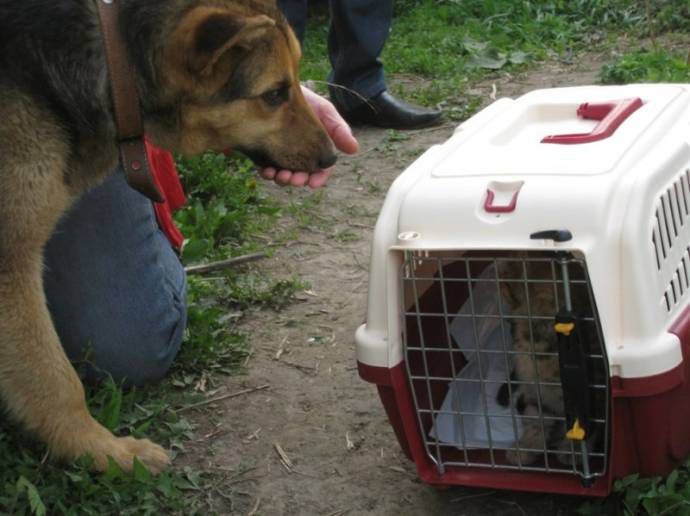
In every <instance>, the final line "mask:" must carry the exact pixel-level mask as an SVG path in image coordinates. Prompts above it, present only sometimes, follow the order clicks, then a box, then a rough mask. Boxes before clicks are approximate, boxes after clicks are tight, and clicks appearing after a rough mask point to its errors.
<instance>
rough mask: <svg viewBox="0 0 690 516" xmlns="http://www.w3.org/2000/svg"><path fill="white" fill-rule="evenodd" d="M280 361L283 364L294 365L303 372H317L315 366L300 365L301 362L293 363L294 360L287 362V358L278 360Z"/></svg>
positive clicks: (314, 373)
mask: <svg viewBox="0 0 690 516" xmlns="http://www.w3.org/2000/svg"><path fill="white" fill-rule="evenodd" d="M280 363H281V364H285V365H289V366H290V367H294V368H295V369H297V370H299V371H302V372H303V373H305V374H312V375H316V374H317V373H318V372H319V370H318V368H316V367H312V366H306V365H302V364H295V363H294V362H288V361H287V360H280Z"/></svg>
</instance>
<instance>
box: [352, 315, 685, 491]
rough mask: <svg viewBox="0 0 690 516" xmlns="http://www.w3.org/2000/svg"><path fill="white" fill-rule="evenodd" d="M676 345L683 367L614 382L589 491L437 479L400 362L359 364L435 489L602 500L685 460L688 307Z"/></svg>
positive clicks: (535, 481) (476, 473) (565, 485)
mask: <svg viewBox="0 0 690 516" xmlns="http://www.w3.org/2000/svg"><path fill="white" fill-rule="evenodd" d="M669 331H670V332H671V333H674V334H675V335H677V336H678V338H679V339H680V342H681V347H682V353H683V362H682V364H680V365H679V366H678V367H676V368H674V369H672V370H670V371H667V372H665V373H662V374H659V375H656V376H650V377H646V378H635V379H623V378H619V377H615V376H614V377H613V378H611V393H612V398H613V399H612V403H611V441H610V442H611V444H610V447H609V449H610V452H609V453H610V456H609V466H608V470H607V472H606V474H605V475H604V476H602V477H599V478H598V479H597V480H596V481H595V482H594V483H593V484H592V486H591V487H585V486H583V484H582V481H581V479H580V477H578V476H575V475H564V474H549V473H535V472H521V471H501V470H489V469H484V468H473V467H448V468H447V470H446V472H445V473H444V474H440V473H439V471H438V469H437V468H436V466H435V465H434V464H433V463H432V461H431V460H430V459H429V457H428V456H427V454H426V451H425V449H424V444H423V441H422V439H421V433H420V428H419V426H418V423H417V417H416V415H415V412H414V405H413V402H412V396H411V393H410V385H409V382H408V379H407V373H406V370H405V364H404V362H401V363H400V364H398V365H397V366H395V367H393V368H392V369H388V368H384V367H373V366H368V365H366V364H363V363H361V362H359V363H358V368H359V375H360V377H361V378H362V379H364V380H366V381H368V382H371V383H374V384H376V385H377V387H378V391H379V395H380V397H381V401H382V402H383V406H384V408H385V410H386V414H387V415H388V419H389V421H390V423H391V425H392V426H393V429H394V430H395V435H396V436H397V438H398V442H399V443H400V447H401V448H402V449H403V451H404V452H405V454H406V455H407V457H408V458H409V459H410V460H412V461H413V462H414V463H415V464H416V466H417V471H418V473H419V477H420V478H421V479H422V480H423V481H424V482H427V483H429V484H433V485H439V486H450V485H463V486H476V487H486V488H494V489H515V490H523V491H535V492H542V493H561V494H571V495H584V496H606V495H608V494H609V493H610V492H611V487H612V485H613V481H614V480H616V479H620V478H623V477H625V476H627V475H630V474H633V473H639V474H640V475H642V476H656V475H661V476H664V475H667V474H668V473H670V472H671V471H672V470H673V469H674V468H675V467H677V466H678V465H679V464H681V463H682V462H683V461H684V460H685V459H686V458H687V457H688V455H690V410H689V409H690V354H689V353H690V308H686V310H685V311H684V312H683V313H682V314H681V316H680V317H679V318H678V319H677V320H676V321H675V323H674V324H673V325H672V327H671V328H670V329H669Z"/></svg>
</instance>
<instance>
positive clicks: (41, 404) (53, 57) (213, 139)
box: [0, 0, 335, 471]
mask: <svg viewBox="0 0 690 516" xmlns="http://www.w3.org/2000/svg"><path fill="white" fill-rule="evenodd" d="M96 1H102V0H0V396H1V398H2V402H3V403H4V405H5V407H6V408H7V409H8V411H9V413H10V414H11V415H12V416H13V417H14V418H16V419H17V420H19V421H20V422H21V423H23V424H24V425H25V427H26V428H28V429H29V430H31V431H33V432H35V433H36V434H37V435H38V436H39V438H40V439H42V440H43V441H45V442H46V443H47V445H48V447H49V450H50V453H51V454H52V455H53V456H55V457H56V458H60V459H64V460H71V459H74V458H76V457H78V456H81V455H85V454H86V455H90V456H91V457H92V458H93V460H94V467H96V468H97V469H104V468H105V467H106V466H107V463H108V457H112V458H113V459H114V460H115V461H116V462H117V463H119V464H120V465H121V466H122V467H124V468H125V469H131V467H132V461H133V458H134V457H135V456H136V457H138V458H139V459H140V460H141V461H143V462H144V463H145V464H146V465H147V466H148V467H149V468H150V469H151V470H153V471H159V470H161V469H162V468H163V467H165V466H166V465H167V464H168V462H169V458H168V455H167V454H166V452H165V451H164V450H163V449H162V448H161V447H160V446H158V445H156V444H153V443H152V442H150V441H148V440H145V439H144V440H136V439H133V438H131V437H115V436H114V435H112V434H111V433H110V432H109V431H108V430H106V429H105V428H104V427H102V426H101V425H100V424H98V423H97V422H96V421H95V420H94V419H93V417H92V416H91V415H90V414H89V411H88V408H87V406H86V403H85V399H84V390H83V388H82V385H81V382H80V380H79V378H78V376H77V374H76V373H75V371H74V369H73V368H72V366H71V364H70V363H69V361H68V360H67V358H66V356H65V353H64V351H63V349H62V346H61V344H60V341H59V339H58V336H57V334H56V332H55V329H54V328H53V324H52V322H51V319H50V315H49V312H48V310H47V307H46V301H45V296H44V293H43V285H42V278H41V274H42V252H43V247H44V245H45V243H46V241H47V240H48V238H49V236H50V235H51V233H52V232H53V229H54V228H55V225H56V222H57V221H58V219H59V218H60V216H61V215H62V214H63V213H64V212H65V210H66V209H67V208H68V207H69V206H70V205H71V204H72V203H73V202H74V201H75V199H77V198H78V197H79V196H80V195H81V194H82V193H83V192H84V191H85V190H86V189H88V188H89V187H90V186H92V185H94V184H97V183H98V182H99V181H100V180H101V179H103V178H104V177H105V175H106V174H107V173H108V171H110V170H112V169H113V168H114V167H115V165H116V161H117V152H116V145H115V143H114V142H115V126H114V117H113V112H112V107H111V98H110V94H109V83H108V78H107V77H108V74H107V69H106V64H105V56H104V49H103V40H102V36H101V32H100V25H99V21H98V16H97V11H96V3H95V2H96ZM120 18H121V30H122V34H123V36H124V39H125V42H126V44H127V47H128V51H129V53H130V58H131V60H132V61H133V63H134V65H135V68H136V74H137V81H138V84H137V86H138V89H139V93H140V97H141V104H142V112H143V117H144V123H145V127H146V131H147V134H148V135H149V137H150V138H151V140H152V141H153V142H154V143H156V144H158V145H160V146H162V147H164V148H166V149H168V150H171V151H173V152H179V153H184V154H195V153H199V152H201V151H204V150H207V149H213V150H223V149H227V148H235V149H239V150H242V151H244V152H246V153H247V154H248V155H250V156H251V157H252V158H253V159H254V160H255V161H256V162H257V163H258V164H260V165H273V166H278V167H280V168H287V169H295V170H307V171H314V170H317V169H320V168H324V167H327V166H330V165H331V164H333V162H334V161H335V154H334V149H333V146H332V144H331V141H330V139H329V138H328V136H327V134H326V133H325V131H324V129H323V127H322V126H321V124H320V123H319V121H318V120H317V119H316V118H315V116H314V115H313V113H312V112H311V110H310V108H309V107H308V106H307V104H306V103H305V100H304V97H303V96H302V93H301V90H300V86H299V80H298V76H297V72H298V62H299V59H300V50H299V44H298V42H297V40H296V39H295V37H294V35H293V34H292V32H291V30H290V28H289V27H288V25H287V23H286V21H285V19H284V18H283V16H282V15H281V14H280V12H279V11H278V10H277V8H276V6H275V2H273V1H261V2H259V1H252V0H121V2H120Z"/></svg>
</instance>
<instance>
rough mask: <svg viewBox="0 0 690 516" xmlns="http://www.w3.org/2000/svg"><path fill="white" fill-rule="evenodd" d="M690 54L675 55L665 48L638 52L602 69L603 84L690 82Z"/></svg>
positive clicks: (600, 76) (601, 78)
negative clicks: (689, 59)
mask: <svg viewBox="0 0 690 516" xmlns="http://www.w3.org/2000/svg"><path fill="white" fill-rule="evenodd" d="M689 57H690V54H688V53H687V51H686V52H684V53H671V52H668V51H666V50H664V49H662V48H655V49H653V50H646V49H641V50H636V51H634V52H630V53H627V54H625V55H623V56H621V57H620V58H619V59H618V60H617V61H616V62H614V63H611V64H606V65H604V66H603V67H602V69H601V73H600V74H599V80H600V82H601V83H602V84H628V83H631V82H690V61H688V58H689Z"/></svg>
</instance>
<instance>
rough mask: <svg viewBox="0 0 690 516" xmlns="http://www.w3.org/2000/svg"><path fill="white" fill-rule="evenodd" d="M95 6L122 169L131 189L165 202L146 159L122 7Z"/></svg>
mask: <svg viewBox="0 0 690 516" xmlns="http://www.w3.org/2000/svg"><path fill="white" fill-rule="evenodd" d="M96 4H97V5H98V15H99V18H100V21H101V31H102V33H103V43H104V46H105V56H106V62H107V64H108V74H109V76H110V89H111V93H112V97H113V108H114V111H115V124H116V126H117V144H118V148H119V153H120V165H121V166H122V168H123V169H124V171H125V177H126V178H127V183H129V186H131V187H132V188H134V189H135V190H136V191H138V192H140V193H142V194H143V195H145V196H146V197H148V198H149V199H151V200H152V201H154V202H162V201H163V197H162V196H161V194H160V192H159V191H158V188H156V185H155V183H154V181H153V177H152V175H151V168H150V166H149V161H148V159H147V157H146V147H145V145H144V124H143V122H142V119H141V106H140V105H139V93H138V92H137V87H136V83H135V74H134V67H133V66H132V64H131V62H130V60H129V57H128V55H127V48H126V46H125V43H124V41H123V39H122V33H121V32H120V16H119V15H120V9H119V5H118V2H117V0H96Z"/></svg>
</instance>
